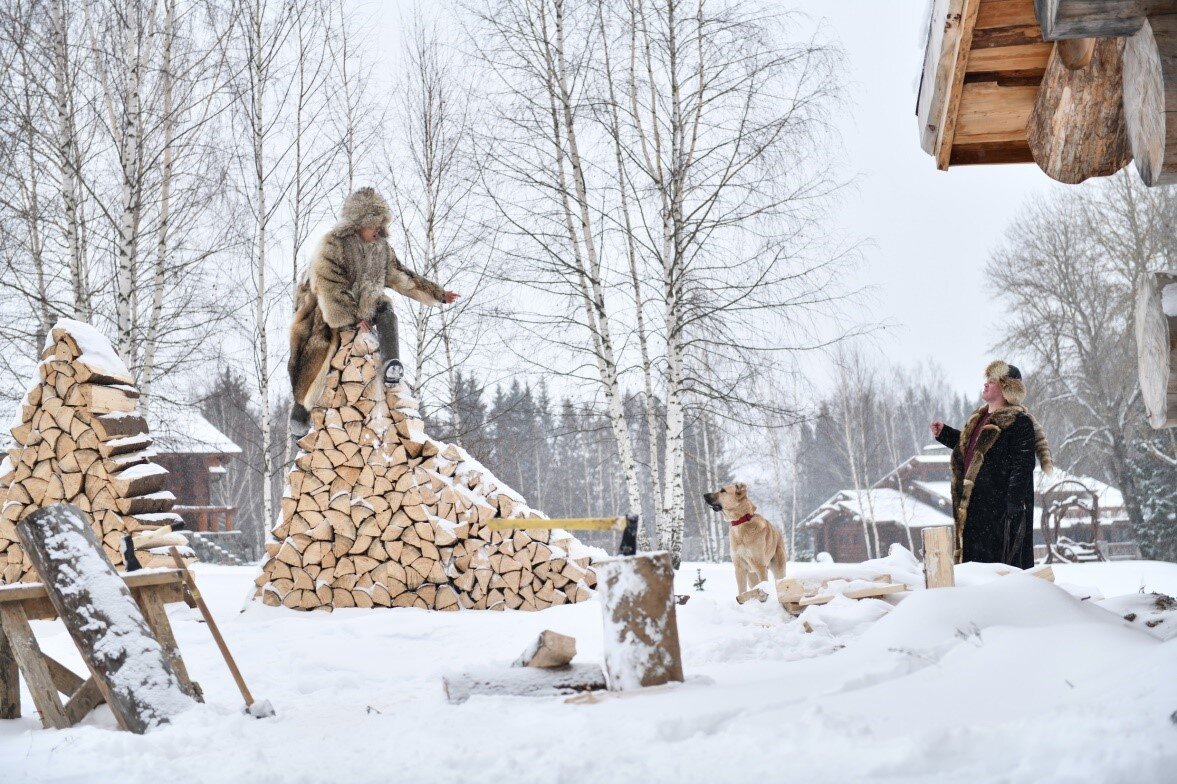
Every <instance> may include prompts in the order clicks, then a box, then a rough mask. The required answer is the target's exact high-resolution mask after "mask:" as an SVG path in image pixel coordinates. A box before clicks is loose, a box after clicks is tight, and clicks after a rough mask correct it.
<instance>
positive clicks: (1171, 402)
mask: <svg viewBox="0 0 1177 784" xmlns="http://www.w3.org/2000/svg"><path fill="white" fill-rule="evenodd" d="M1136 357H1137V372H1138V374H1139V377H1140V392H1141V397H1142V398H1143V400H1144V407H1145V409H1146V410H1147V411H1148V421H1149V423H1150V424H1152V426H1153V427H1155V428H1162V427H1173V426H1174V425H1177V272H1157V273H1153V274H1147V275H1144V276H1143V277H1141V279H1140V283H1139V285H1138V287H1137V289H1136Z"/></svg>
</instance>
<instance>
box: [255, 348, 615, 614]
mask: <svg viewBox="0 0 1177 784" xmlns="http://www.w3.org/2000/svg"><path fill="white" fill-rule="evenodd" d="M375 349H376V346H375V344H374V341H373V340H372V339H371V336H369V335H359V336H358V337H357V335H356V334H355V333H354V332H345V333H344V334H343V335H342V336H341V346H340V348H339V350H338V351H337V352H336V353H335V355H334V356H333V357H332V360H331V365H330V369H329V372H328V374H327V378H326V383H325V385H324V390H323V392H322V394H321V396H320V398H319V404H318V405H317V406H316V407H315V408H314V409H312V411H311V430H310V432H309V433H307V435H305V436H304V437H303V438H302V439H301V440H300V441H299V442H298V446H299V448H300V450H301V451H300V452H299V453H298V455H297V457H296V458H295V461H294V465H293V467H292V468H291V470H290V474H289V477H288V483H287V487H286V492H285V494H284V497H283V499H282V512H281V520H280V522H279V524H278V525H277V527H275V528H274V530H273V537H274V541H271V542H269V543H268V544H267V545H266V550H267V556H268V558H267V560H266V562H265V564H264V567H263V573H262V574H261V575H260V576H259V578H258V583H257V584H258V586H259V587H260V588H262V598H263V601H264V602H265V603H266V604H269V605H272V606H277V605H284V606H286V607H290V608H294V609H303V610H312V609H316V608H320V607H322V608H326V609H330V608H333V607H373V606H379V607H420V608H424V609H434V610H457V609H459V608H460V607H461V608H466V609H480V610H505V609H521V610H540V609H543V608H546V607H551V606H554V605H560V604H565V603H570V602H579V601H583V600H584V599H586V598H588V596H589V589H590V588H592V587H593V586H594V585H595V583H596V576H595V574H594V572H593V570H592V569H591V568H590V567H589V558H588V557H587V555H585V554H584V553H583V547H582V546H581V545H580V544H579V542H576V541H575V540H573V539H572V537H571V536H569V535H568V534H567V533H565V532H563V531H559V530H555V531H542V530H541V531H504V532H498V531H490V530H489V529H488V527H487V523H488V521H490V520H491V519H492V518H495V517H506V518H529V519H534V518H543V515H542V514H540V513H539V512H537V511H535V510H533V509H531V508H529V507H528V506H527V504H526V503H525V502H524V501H523V499H522V498H521V497H520V496H519V495H518V494H516V493H515V492H514V491H512V490H511V489H510V488H508V487H506V486H505V485H503V484H502V483H501V482H500V481H499V480H498V479H496V478H495V477H494V475H492V474H491V473H490V472H489V471H487V470H486V468H485V467H483V466H482V465H481V464H479V463H478V462H477V461H476V460H474V459H473V458H472V457H470V455H469V454H467V453H466V452H465V451H464V450H462V449H461V448H459V447H457V446H454V445H447V444H444V443H441V442H438V441H435V440H433V439H431V438H429V437H428V436H426V435H425V431H424V425H423V423H422V421H421V418H420V415H419V414H418V412H417V402H416V401H415V400H414V399H412V398H411V397H409V394H408V390H407V389H406V388H405V387H404V386H403V385H401V386H397V387H393V388H391V389H388V390H385V388H384V384H383V382H382V380H381V379H380V378H379V377H378V375H377V368H376V361H375V360H376V357H375V355H374V354H373V352H374V351H375Z"/></svg>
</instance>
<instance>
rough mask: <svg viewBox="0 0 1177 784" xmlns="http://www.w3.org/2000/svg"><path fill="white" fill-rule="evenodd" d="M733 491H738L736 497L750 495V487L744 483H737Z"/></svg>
mask: <svg viewBox="0 0 1177 784" xmlns="http://www.w3.org/2000/svg"><path fill="white" fill-rule="evenodd" d="M732 489H734V490H735V491H736V495H748V485H746V484H744V483H743V482H736V483H735V484H734V485H732Z"/></svg>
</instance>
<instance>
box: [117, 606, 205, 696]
mask: <svg viewBox="0 0 1177 784" xmlns="http://www.w3.org/2000/svg"><path fill="white" fill-rule="evenodd" d="M133 595H134V597H135V601H136V602H138V603H139V608H140V609H141V610H143V617H144V618H145V619H146V620H147V625H148V626H150V627H151V631H153V632H155V639H157V640H159V644H160V646H161V647H162V648H163V652H164V655H165V656H167V657H168V662H170V663H171V665H172V670H173V671H175V673H176V677H177V678H179V679H180V688H182V689H183V690H184V692H185V693H186V694H187V695H188V696H189V697H191V698H192V699H194V700H196V701H197V702H204V694H203V693H202V692H201V690H200V686H199V685H197V684H196V683H195V682H194V681H193V680H192V678H191V677H190V676H189V675H188V667H187V666H185V664H184V660H183V659H182V658H181V657H180V644H179V643H178V642H176V635H175V633H173V631H172V624H171V622H170V621H169V620H168V613H167V610H166V609H165V608H164V597H163V596H162V595H161V591H160V586H148V587H145V588H138V589H136V590H135V591H133Z"/></svg>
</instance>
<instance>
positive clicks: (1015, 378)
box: [985, 359, 1026, 406]
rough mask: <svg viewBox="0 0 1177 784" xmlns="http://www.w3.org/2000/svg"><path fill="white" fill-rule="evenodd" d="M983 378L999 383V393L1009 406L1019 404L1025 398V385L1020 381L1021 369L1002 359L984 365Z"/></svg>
mask: <svg viewBox="0 0 1177 784" xmlns="http://www.w3.org/2000/svg"><path fill="white" fill-rule="evenodd" d="M985 378H987V379H989V380H990V381H996V382H997V383H998V384H1000V385H1001V394H1002V395H1003V396H1004V397H1005V402H1006V403H1009V404H1010V405H1011V406H1020V405H1022V403H1023V402H1025V400H1026V385H1025V384H1024V383H1022V371H1020V370H1018V369H1017V367H1015V366H1014V365H1011V364H1009V363H1008V362H1003V361H1002V360H1000V359H998V360H994V361H993V362H990V363H989V364H988V365H987V366H986V367H985Z"/></svg>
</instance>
